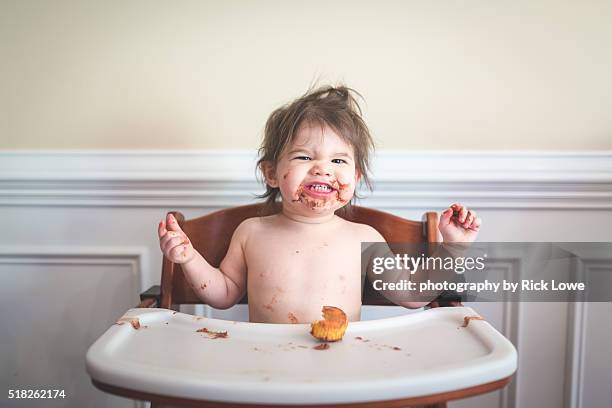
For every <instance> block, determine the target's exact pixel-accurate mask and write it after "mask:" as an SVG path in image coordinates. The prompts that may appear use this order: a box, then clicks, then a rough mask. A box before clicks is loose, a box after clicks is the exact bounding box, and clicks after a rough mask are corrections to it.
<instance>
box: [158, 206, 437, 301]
mask: <svg viewBox="0 0 612 408" xmlns="http://www.w3.org/2000/svg"><path fill="white" fill-rule="evenodd" d="M264 210H265V207H264V205H263V204H251V205H244V206H240V207H233V208H228V209H224V210H220V211H216V212H213V213H211V214H207V215H205V216H202V217H199V218H194V219H191V220H185V218H184V216H183V214H181V213H180V212H172V214H174V216H175V217H176V219H177V221H178V223H179V225H180V226H181V228H182V229H183V231H185V233H186V234H187V236H188V237H189V239H190V240H191V243H192V244H193V246H194V248H195V249H196V250H197V251H198V252H199V253H200V254H202V256H203V257H204V258H205V259H206V260H207V261H208V263H210V264H211V265H213V266H215V267H219V265H220V264H221V261H222V260H223V258H224V257H225V254H226V252H227V249H228V248H229V244H230V240H231V239H232V235H233V233H234V230H235V229H236V227H238V225H239V224H240V223H241V222H242V221H244V220H245V219H247V218H252V217H258V216H261V215H262V214H264V213H265V212H264ZM338 215H340V216H341V217H343V218H344V219H346V220H348V221H352V222H358V223H361V224H368V225H370V226H372V227H373V228H375V229H376V230H377V231H378V232H379V233H380V234H381V235H382V236H383V237H384V238H385V240H386V241H387V242H414V243H419V242H437V231H438V215H437V213H435V212H427V213H425V215H424V217H423V218H424V220H423V221H422V222H419V221H411V220H407V219H405V218H401V217H398V216H396V215H393V214H389V213H386V212H383V211H378V210H373V209H370V208H365V207H359V206H352V209H351V211H350V213H348V214H347V215H342V214H338ZM366 279H367V278H366ZM247 295H248V294H247ZM247 295H245V297H244V298H243V299H242V300H241V301H240V303H246V302H247ZM200 303H202V301H201V299H199V298H198V297H197V296H196V294H195V292H194V291H193V290H192V288H191V287H190V285H189V283H187V281H186V279H185V277H184V275H183V271H182V270H181V266H180V265H179V264H174V263H172V262H170V261H169V260H168V259H167V258H166V257H164V258H163V263H162V278H161V304H160V307H162V308H166V309H175V310H178V305H181V304H200ZM362 303H363V304H364V305H391V304H392V303H391V302H389V301H388V300H387V299H386V298H384V297H383V296H382V295H380V294H379V293H378V292H376V291H375V290H374V289H372V285H369V284H365V285H364V291H363V294H362Z"/></svg>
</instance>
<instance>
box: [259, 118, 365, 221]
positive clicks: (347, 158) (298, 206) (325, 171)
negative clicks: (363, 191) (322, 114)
mask: <svg viewBox="0 0 612 408" xmlns="http://www.w3.org/2000/svg"><path fill="white" fill-rule="evenodd" d="M264 174H265V175H266V181H267V182H268V184H269V185H270V186H272V187H278V188H279V189H280V192H281V195H282V197H283V209H284V210H290V211H291V212H293V213H297V214H300V215H309V214H310V215H321V214H328V213H332V214H333V212H334V211H336V210H337V209H339V208H341V207H343V206H344V205H346V204H347V203H349V202H350V200H351V198H352V197H353V194H354V192H355V185H356V183H357V181H358V180H359V174H358V172H357V171H356V169H355V158H354V149H353V148H352V146H350V145H349V144H347V143H346V142H345V141H344V140H342V138H341V137H340V136H338V135H337V134H336V133H335V132H334V131H333V130H332V129H331V128H330V127H329V126H323V127H321V126H319V125H316V124H313V125H303V126H302V127H301V128H300V130H299V131H298V133H297V135H296V137H295V139H294V140H293V143H291V144H290V145H288V146H287V148H285V150H284V151H283V152H282V154H281V156H280V158H279V161H278V163H277V164H276V166H275V167H274V168H272V166H270V167H269V169H268V171H267V172H266V171H264Z"/></svg>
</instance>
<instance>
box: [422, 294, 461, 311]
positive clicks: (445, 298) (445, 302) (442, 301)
mask: <svg viewBox="0 0 612 408" xmlns="http://www.w3.org/2000/svg"><path fill="white" fill-rule="evenodd" d="M461 300H463V299H462V298H461V295H459V294H458V293H457V292H455V291H451V290H445V291H443V292H442V293H440V295H439V296H438V297H437V298H436V299H435V300H434V301H433V302H431V303H429V304H428V305H427V306H425V307H426V308H428V309H432V308H434V307H454V306H463V305H462V304H461Z"/></svg>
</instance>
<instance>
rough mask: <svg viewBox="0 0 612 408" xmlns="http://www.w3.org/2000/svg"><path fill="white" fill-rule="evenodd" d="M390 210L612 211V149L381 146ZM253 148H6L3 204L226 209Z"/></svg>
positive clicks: (242, 188) (381, 203) (378, 201)
mask: <svg viewBox="0 0 612 408" xmlns="http://www.w3.org/2000/svg"><path fill="white" fill-rule="evenodd" d="M373 162H374V164H373V176H372V180H373V184H374V192H373V193H371V192H369V191H367V190H365V189H362V193H361V195H362V196H363V197H364V198H363V200H360V201H358V203H361V204H363V205H369V206H372V207H376V208H381V209H385V208H387V209H390V208H394V209H415V208H443V207H445V206H446V205H447V204H448V202H449V200H459V201H463V202H469V203H470V205H471V206H473V207H476V208H480V209H487V208H494V209H515V208H527V209H612V152H610V151H605V152H589V151H586V152H564V151H556V152H555V151H551V152H499V151H482V152H473V151H465V152H445V151H435V152H431V151H411V152H390V151H379V152H378V153H377V154H376V156H375V157H374V160H373ZM255 163H256V156H255V153H254V152H251V151H244V150H232V151H168V152H163V151H140V150H138V151H136V150H135V151H102V150H101V151H52V150H50V151H3V152H0V206H66V207H70V206H95V207H178V206H180V207H183V208H188V207H210V208H216V207H226V206H233V205H240V204H246V203H249V202H252V201H253V200H254V198H255V195H256V194H259V193H261V192H262V191H263V187H262V184H261V183H260V181H259V180H258V179H257V178H256V172H255Z"/></svg>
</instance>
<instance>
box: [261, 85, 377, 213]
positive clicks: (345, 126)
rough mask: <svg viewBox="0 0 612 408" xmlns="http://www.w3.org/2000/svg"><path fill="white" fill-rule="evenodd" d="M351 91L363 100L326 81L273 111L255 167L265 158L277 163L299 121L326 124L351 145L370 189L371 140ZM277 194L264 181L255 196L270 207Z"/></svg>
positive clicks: (356, 164)
mask: <svg viewBox="0 0 612 408" xmlns="http://www.w3.org/2000/svg"><path fill="white" fill-rule="evenodd" d="M353 94H355V95H357V96H359V97H360V98H361V99H362V100H363V97H362V96H361V94H359V92H357V91H355V90H354V89H351V88H348V87H346V86H344V85H339V86H335V87H334V86H329V85H326V86H322V87H319V88H316V89H309V90H308V92H306V93H305V94H304V95H303V96H301V97H300V98H298V99H296V100H295V101H293V102H291V103H289V104H287V105H285V106H282V107H280V108H278V109H276V110H275V111H274V112H272V114H270V117H269V118H268V121H267V122H266V127H265V130H264V138H263V142H262V143H261V146H260V147H259V160H258V161H257V167H258V168H261V164H262V163H263V162H266V161H267V162H270V163H272V164H273V166H276V165H277V164H278V160H279V159H280V156H281V154H282V152H283V150H284V149H285V147H287V146H288V145H289V144H290V143H291V142H292V141H293V139H294V138H295V136H296V134H297V133H298V131H299V129H300V126H301V125H302V124H304V123H308V124H311V125H315V124H316V125H319V126H321V128H323V127H324V126H325V125H327V126H329V127H330V128H331V129H333V130H334V132H336V133H337V134H338V136H340V137H341V138H342V139H343V140H344V141H345V142H346V143H347V144H348V145H349V146H351V147H353V149H354V150H355V168H356V169H357V171H359V173H360V174H361V177H362V181H363V183H365V185H366V186H367V187H368V188H369V189H370V190H371V189H372V184H371V182H370V179H369V177H368V172H369V165H370V153H371V152H372V151H373V150H374V142H373V140H372V136H371V135H370V131H369V130H368V127H367V126H366V124H365V122H364V121H363V118H362V117H361V115H362V113H361V107H360V106H359V103H358V102H357V99H356V98H355V96H353ZM279 195H280V190H279V188H273V187H270V186H269V185H268V184H266V192H265V193H263V194H262V195H260V196H258V197H259V198H265V199H266V204H267V207H268V209H273V208H275V207H276V202H277V199H278V198H279Z"/></svg>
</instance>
